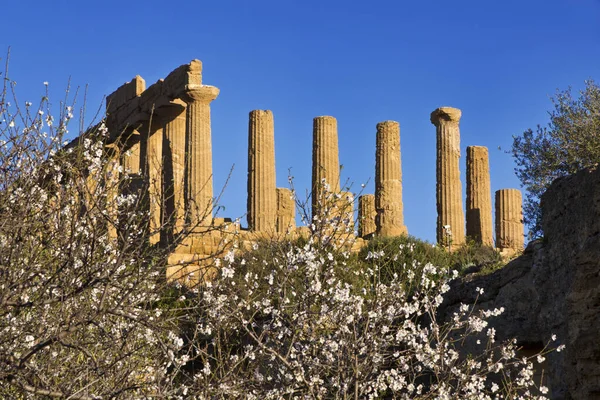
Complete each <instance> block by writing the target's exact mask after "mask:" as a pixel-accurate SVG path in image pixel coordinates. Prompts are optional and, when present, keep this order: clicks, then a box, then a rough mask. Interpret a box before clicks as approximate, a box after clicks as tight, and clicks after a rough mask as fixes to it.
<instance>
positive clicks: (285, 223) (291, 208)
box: [276, 188, 296, 234]
mask: <svg viewBox="0 0 600 400" xmlns="http://www.w3.org/2000/svg"><path fill="white" fill-rule="evenodd" d="M276 191H277V232H278V233H281V234H286V233H288V232H290V231H292V230H293V229H295V228H296V203H295V201H294V197H293V195H292V191H291V190H290V189H286V188H277V189H276Z"/></svg>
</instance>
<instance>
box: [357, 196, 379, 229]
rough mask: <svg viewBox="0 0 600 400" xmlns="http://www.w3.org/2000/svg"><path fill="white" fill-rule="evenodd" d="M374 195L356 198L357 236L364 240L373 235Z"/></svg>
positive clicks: (374, 227) (374, 226)
mask: <svg viewBox="0 0 600 400" xmlns="http://www.w3.org/2000/svg"><path fill="white" fill-rule="evenodd" d="M376 214H377V211H376V210H375V195H372V194H363V195H362V196H360V197H359V198H358V236H359V237H361V238H365V237H366V236H368V235H371V234H373V233H375V231H376V230H377V227H376V225H375V215H376Z"/></svg>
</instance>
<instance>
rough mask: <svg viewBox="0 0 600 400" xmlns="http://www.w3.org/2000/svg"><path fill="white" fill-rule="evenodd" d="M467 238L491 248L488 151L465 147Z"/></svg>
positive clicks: (490, 197) (481, 148)
mask: <svg viewBox="0 0 600 400" xmlns="http://www.w3.org/2000/svg"><path fill="white" fill-rule="evenodd" d="M466 206H467V215H466V217H467V236H468V237H469V238H471V239H472V240H474V241H475V242H476V243H479V244H482V245H484V246H493V245H494V237H493V231H492V191H491V186H490V164H489V157H488V149H487V147H483V146H469V147H467V205H466Z"/></svg>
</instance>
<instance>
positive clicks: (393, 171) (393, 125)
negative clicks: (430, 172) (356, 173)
mask: <svg viewBox="0 0 600 400" xmlns="http://www.w3.org/2000/svg"><path fill="white" fill-rule="evenodd" d="M375 209H376V212H377V213H376V217H375V224H376V226H377V234H378V235H379V236H399V235H406V234H407V233H408V231H407V229H406V226H405V225H404V210H403V204H402V166H401V156H400V124H399V123H398V122H396V121H384V122H380V123H378V124H377V150H376V154H375Z"/></svg>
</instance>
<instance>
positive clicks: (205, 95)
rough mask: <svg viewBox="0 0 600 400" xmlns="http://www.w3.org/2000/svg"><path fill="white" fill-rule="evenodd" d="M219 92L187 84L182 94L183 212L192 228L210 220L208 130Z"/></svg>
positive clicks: (211, 193)
mask: <svg viewBox="0 0 600 400" xmlns="http://www.w3.org/2000/svg"><path fill="white" fill-rule="evenodd" d="M218 95H219V89H218V88H216V87H214V86H208V85H188V86H187V88H186V91H185V92H184V93H183V94H182V99H183V100H184V101H185V102H186V103H187V109H186V126H187V129H186V145H187V148H186V150H187V160H186V186H185V199H186V210H187V211H188V212H189V216H190V222H191V224H192V226H195V225H196V224H200V225H207V224H210V223H211V221H212V209H213V173H212V141H211V130H210V103H211V102H212V101H213V100H214V99H216V98H217V96H218Z"/></svg>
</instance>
